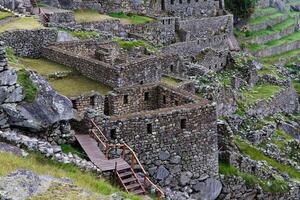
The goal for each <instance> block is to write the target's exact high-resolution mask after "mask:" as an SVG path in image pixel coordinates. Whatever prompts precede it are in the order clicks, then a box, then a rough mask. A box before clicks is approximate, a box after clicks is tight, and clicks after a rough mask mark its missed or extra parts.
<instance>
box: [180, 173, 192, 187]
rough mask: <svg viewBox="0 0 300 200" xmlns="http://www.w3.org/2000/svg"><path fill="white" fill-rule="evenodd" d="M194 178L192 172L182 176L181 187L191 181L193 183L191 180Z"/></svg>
mask: <svg viewBox="0 0 300 200" xmlns="http://www.w3.org/2000/svg"><path fill="white" fill-rule="evenodd" d="M192 176H193V173H191V172H183V173H182V174H181V176H180V180H179V182H180V185H181V186H186V185H187V184H188V183H189V182H190V181H191V178H192Z"/></svg>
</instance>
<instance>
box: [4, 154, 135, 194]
mask: <svg viewBox="0 0 300 200" xmlns="http://www.w3.org/2000/svg"><path fill="white" fill-rule="evenodd" d="M0 163H1V165H0V176H5V175H7V174H8V173H10V172H13V171H15V170H17V169H27V170H31V171H34V172H36V173H38V174H41V175H49V176H53V177H57V178H64V177H68V178H70V179H71V180H72V181H73V182H74V184H76V185H78V186H80V187H81V188H84V189H86V190H88V191H92V192H95V193H97V194H102V195H110V194H112V193H114V192H120V190H119V189H118V188H116V187H113V186H112V185H110V184H109V183H107V182H106V181H105V180H103V179H98V178H96V176H95V175H94V174H92V173H87V172H82V171H80V169H78V168H77V167H75V166H73V165H71V164H60V163H57V162H54V161H51V160H48V159H46V158H44V157H42V156H40V155H37V154H30V155H29V157H27V158H20V157H18V156H15V155H12V154H9V153H0ZM122 196H124V197H128V198H129V199H133V200H138V199H141V198H140V197H136V196H133V195H129V194H125V193H123V192H122Z"/></svg>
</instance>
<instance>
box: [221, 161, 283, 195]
mask: <svg viewBox="0 0 300 200" xmlns="http://www.w3.org/2000/svg"><path fill="white" fill-rule="evenodd" d="M219 172H220V173H221V174H223V175H225V176H239V177H241V178H242V179H243V180H244V181H245V184H246V185H247V186H254V185H260V186H261V187H262V189H263V190H264V191H265V192H270V193H282V192H286V191H288V184H287V183H286V182H285V181H284V180H280V179H273V180H263V179H261V178H259V177H257V176H254V175H252V174H249V173H245V172H240V171H239V170H238V169H237V168H235V167H233V166H230V165H229V164H227V163H225V162H222V161H220V162H219Z"/></svg>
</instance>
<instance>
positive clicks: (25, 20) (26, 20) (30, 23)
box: [0, 17, 43, 32]
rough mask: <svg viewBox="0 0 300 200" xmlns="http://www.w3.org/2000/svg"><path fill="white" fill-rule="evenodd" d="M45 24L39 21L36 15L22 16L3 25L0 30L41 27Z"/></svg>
mask: <svg viewBox="0 0 300 200" xmlns="http://www.w3.org/2000/svg"><path fill="white" fill-rule="evenodd" d="M41 28H43V25H42V24H41V23H39V22H38V20H37V19H36V18H35V17H22V18H18V19H16V20H13V21H11V22H8V23H6V24H3V25H1V27H0V32H4V31H9V30H15V29H26V30H32V29H41Z"/></svg>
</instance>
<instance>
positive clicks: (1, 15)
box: [0, 11, 13, 20]
mask: <svg viewBox="0 0 300 200" xmlns="http://www.w3.org/2000/svg"><path fill="white" fill-rule="evenodd" d="M11 16H13V14H12V13H10V12H6V11H0V20H1V19H5V18H7V17H11Z"/></svg>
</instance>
